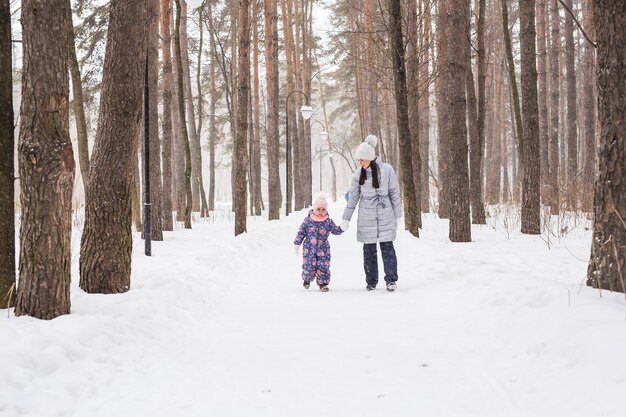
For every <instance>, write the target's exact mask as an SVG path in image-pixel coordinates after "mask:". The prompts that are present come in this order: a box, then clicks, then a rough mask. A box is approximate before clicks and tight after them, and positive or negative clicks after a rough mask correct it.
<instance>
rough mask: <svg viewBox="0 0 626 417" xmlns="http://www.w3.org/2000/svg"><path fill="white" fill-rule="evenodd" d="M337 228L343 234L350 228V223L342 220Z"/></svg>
mask: <svg viewBox="0 0 626 417" xmlns="http://www.w3.org/2000/svg"><path fill="white" fill-rule="evenodd" d="M339 227H340V228H341V230H343V231H344V232H345V231H347V230H348V229H349V228H350V222H349V221H347V220H344V221H342V222H341V224H340V225H339Z"/></svg>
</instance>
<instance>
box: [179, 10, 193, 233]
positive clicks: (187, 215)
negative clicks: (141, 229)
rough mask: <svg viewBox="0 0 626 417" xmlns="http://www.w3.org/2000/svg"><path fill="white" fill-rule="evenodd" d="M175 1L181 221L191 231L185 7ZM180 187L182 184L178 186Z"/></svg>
mask: <svg viewBox="0 0 626 417" xmlns="http://www.w3.org/2000/svg"><path fill="white" fill-rule="evenodd" d="M175 1H176V28H175V32H174V48H175V50H176V67H177V74H176V78H177V85H178V89H177V91H178V117H179V124H180V141H179V144H180V146H181V147H182V150H183V151H184V155H185V184H184V186H185V212H184V215H183V221H184V223H185V229H191V211H192V204H193V197H192V188H191V172H192V166H191V165H192V159H191V149H190V148H191V146H190V144H189V135H188V133H187V123H186V121H185V120H186V112H185V99H184V95H185V93H184V91H185V87H184V72H183V71H184V69H183V54H182V45H181V43H182V39H181V29H180V27H181V21H182V19H183V13H184V10H183V6H182V5H181V2H182V3H183V4H184V5H185V6H186V5H187V4H186V3H185V1H184V0H175ZM180 185H181V186H182V185H183V184H180Z"/></svg>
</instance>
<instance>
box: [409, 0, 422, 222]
mask: <svg viewBox="0 0 626 417" xmlns="http://www.w3.org/2000/svg"><path fill="white" fill-rule="evenodd" d="M406 10H407V25H406V26H407V51H406V53H407V60H406V61H407V67H408V68H407V80H406V83H407V96H408V97H407V99H408V103H407V105H408V116H409V129H410V131H411V150H412V151H413V155H412V162H411V164H412V165H411V166H412V170H413V188H414V190H415V202H416V204H417V207H418V211H419V212H421V208H422V202H421V198H422V179H421V177H422V160H421V154H420V136H419V134H420V117H419V110H420V106H419V99H420V92H419V86H420V83H422V82H424V80H420V71H419V70H420V67H419V65H420V62H419V42H418V37H417V35H418V33H419V31H418V27H417V0H409V1H408V2H407V7H406ZM416 221H417V227H418V228H421V227H422V216H421V214H420V215H419V216H416Z"/></svg>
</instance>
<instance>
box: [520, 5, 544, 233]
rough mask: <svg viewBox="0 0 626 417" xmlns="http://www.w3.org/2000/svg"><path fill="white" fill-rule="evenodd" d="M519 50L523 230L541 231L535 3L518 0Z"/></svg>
mask: <svg viewBox="0 0 626 417" xmlns="http://www.w3.org/2000/svg"><path fill="white" fill-rule="evenodd" d="M519 11H520V49H521V62H522V75H521V81H522V126H523V146H522V150H523V151H522V160H523V162H522V167H523V179H522V233H527V234H539V233H541V212H540V188H539V177H540V164H541V162H540V160H539V157H540V156H539V109H538V105H537V63H536V61H537V58H536V47H535V40H536V39H535V38H536V32H535V5H534V2H531V1H527V0H520V2H519Z"/></svg>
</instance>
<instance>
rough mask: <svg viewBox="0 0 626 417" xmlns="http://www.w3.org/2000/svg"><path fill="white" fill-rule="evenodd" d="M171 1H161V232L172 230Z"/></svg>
mask: <svg viewBox="0 0 626 417" xmlns="http://www.w3.org/2000/svg"><path fill="white" fill-rule="evenodd" d="M171 21H172V0H161V25H160V28H161V32H160V36H161V54H162V57H163V58H162V59H163V64H162V70H163V116H162V117H163V119H162V120H163V121H162V123H161V129H162V130H163V141H162V143H161V164H162V166H163V194H162V195H163V198H162V213H163V216H162V219H163V230H169V231H172V230H174V224H173V219H172V195H173V194H172V142H173V140H172V139H173V138H172V35H171V30H172V29H171Z"/></svg>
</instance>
